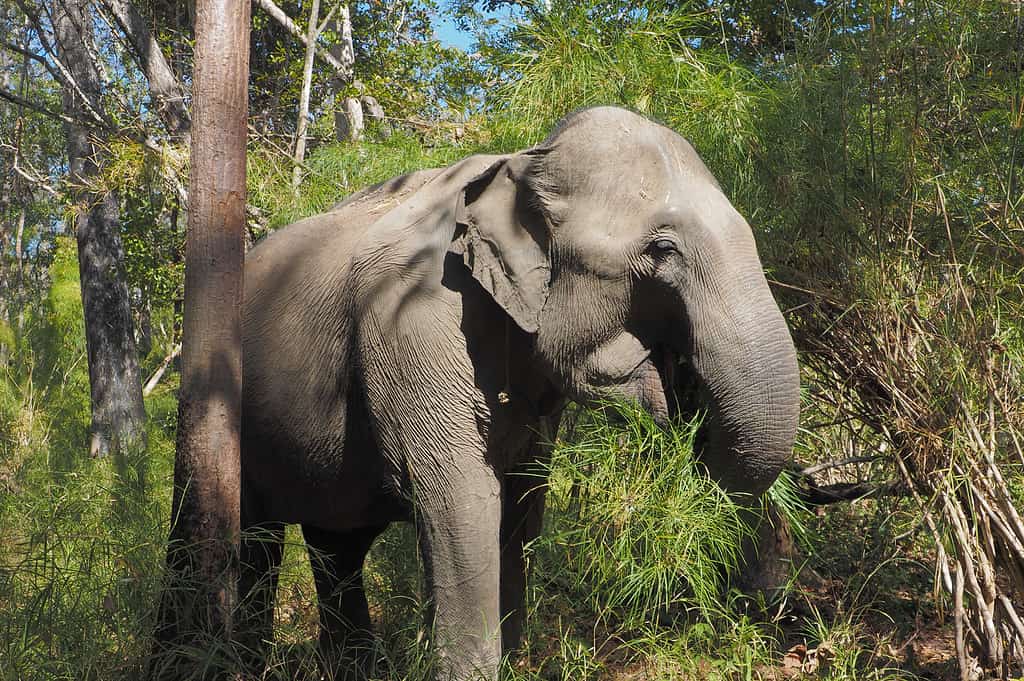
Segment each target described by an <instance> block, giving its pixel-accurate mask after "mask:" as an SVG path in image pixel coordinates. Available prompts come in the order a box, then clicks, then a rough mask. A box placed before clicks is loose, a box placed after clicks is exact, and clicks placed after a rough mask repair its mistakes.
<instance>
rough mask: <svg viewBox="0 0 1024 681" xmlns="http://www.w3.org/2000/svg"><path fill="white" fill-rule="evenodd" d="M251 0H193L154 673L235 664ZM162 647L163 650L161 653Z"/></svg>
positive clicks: (180, 673)
mask: <svg viewBox="0 0 1024 681" xmlns="http://www.w3.org/2000/svg"><path fill="white" fill-rule="evenodd" d="M249 8H250V4H249V1H248V0H199V2H197V4H196V47H195V75H194V80H193V96H194V108H193V122H194V125H193V129H192V169H191V177H190V184H189V220H188V234H187V239H186V251H185V310H184V337H183V348H182V362H181V391H180V396H179V406H178V442H177V455H176V458H175V466H174V501H173V505H172V515H171V517H172V519H173V520H174V524H173V526H172V527H171V535H170V542H169V544H168V551H167V569H168V584H167V588H166V590H165V591H164V594H163V598H162V601H161V604H160V612H159V614H158V630H157V635H156V638H157V645H158V646H160V647H159V648H158V650H157V651H156V652H157V655H156V656H154V661H156V660H158V659H160V662H159V663H155V664H154V666H153V667H152V669H151V671H152V675H153V676H156V677H161V678H164V677H167V678H183V677H189V678H191V676H192V675H203V671H204V669H203V668H202V667H201V665H204V664H205V663H206V662H208V661H209V660H208V659H207V660H195V658H194V657H192V658H191V659H190V655H189V653H188V650H189V649H190V648H191V649H193V650H194V649H195V647H197V646H198V648H199V649H202V650H205V651H208V653H209V654H212V655H213V656H214V664H215V666H216V667H217V668H218V669H219V670H220V671H226V670H227V669H230V668H232V666H233V664H232V662H231V660H232V659H234V655H233V651H232V648H231V645H230V644H231V637H232V629H233V613H234V609H235V606H236V604H237V598H238V541H239V524H240V518H239V500H240V499H239V496H240V484H241V467H240V462H239V446H240V435H241V393H242V383H241V381H242V372H241V367H242V356H241V344H242V341H241V305H242V260H243V249H242V244H243V232H244V227H245V145H246V117H247V114H248V72H249ZM165 654H166V655H168V658H169V660H170V661H169V662H168V658H164V657H163V656H164V655H165Z"/></svg>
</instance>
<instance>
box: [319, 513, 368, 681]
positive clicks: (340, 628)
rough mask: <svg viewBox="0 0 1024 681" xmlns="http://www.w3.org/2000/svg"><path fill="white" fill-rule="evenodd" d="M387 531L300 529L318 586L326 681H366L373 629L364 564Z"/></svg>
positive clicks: (321, 643) (321, 652)
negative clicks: (378, 538)
mask: <svg viewBox="0 0 1024 681" xmlns="http://www.w3.org/2000/svg"><path fill="white" fill-rule="evenodd" d="M386 527H387V526H386V525H383V526H375V527H367V528H360V529H357V530H350V531H348V532H330V531H327V530H321V529H319V528H316V527H312V526H309V525H303V526H302V533H303V535H304V536H305V538H306V545H307V547H308V549H309V560H310V563H311V565H312V567H313V577H314V579H315V581H316V593H317V600H318V601H319V609H320V655H321V658H322V664H323V665H324V676H325V678H327V679H336V680H337V681H341V680H342V679H345V680H346V681H349V680H355V679H364V678H366V675H367V672H368V671H369V670H368V669H367V667H368V666H369V662H370V661H371V659H372V658H371V656H370V653H371V650H372V644H373V635H372V626H373V625H372V622H371V621H370V609H369V605H368V603H367V601H366V592H365V590H364V588H363V563H364V561H365V560H366V554H367V552H369V550H370V547H371V546H372V545H373V541H374V540H375V539H376V538H377V537H378V536H379V535H380V533H381V532H383V531H384V530H385V528H386ZM354 670H357V671H354Z"/></svg>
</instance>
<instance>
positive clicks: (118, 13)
mask: <svg viewBox="0 0 1024 681" xmlns="http://www.w3.org/2000/svg"><path fill="white" fill-rule="evenodd" d="M103 4H104V5H105V6H106V7H107V9H108V10H109V11H110V13H111V14H112V15H113V16H114V20H115V21H116V22H117V25H118V27H119V28H120V29H121V31H122V32H123V33H124V35H125V37H126V38H127V39H128V42H129V44H130V45H131V48H132V53H133V56H134V57H135V61H136V62H138V64H139V67H140V68H141V69H142V72H143V73H144V74H145V75H146V80H147V81H148V83H149V92H150V96H151V98H152V100H153V104H154V106H155V108H156V111H157V114H158V115H159V116H160V119H161V120H162V121H163V123H164V125H165V126H166V127H167V132H168V133H169V134H170V135H171V137H172V138H176V139H181V138H184V137H186V136H187V135H188V133H189V131H190V130H191V127H192V121H191V119H190V118H189V115H188V109H186V108H185V92H184V88H183V87H182V85H181V83H180V82H179V80H178V77H177V76H176V75H175V74H174V71H173V70H172V69H171V67H170V65H169V64H168V63H167V60H166V59H164V55H163V52H162V51H161V50H160V45H159V44H158V43H157V42H156V38H154V37H153V34H152V33H151V32H150V30H149V25H148V24H147V22H146V19H145V17H143V16H142V15H141V14H140V13H139V11H138V10H137V9H136V8H135V5H133V4H132V3H131V2H129V1H128V0H103Z"/></svg>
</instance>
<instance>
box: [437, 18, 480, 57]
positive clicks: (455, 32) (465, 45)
mask: <svg viewBox="0 0 1024 681" xmlns="http://www.w3.org/2000/svg"><path fill="white" fill-rule="evenodd" d="M434 35H435V36H437V39H438V40H440V41H441V42H442V43H444V44H445V45H452V46H454V47H458V48H460V49H463V50H467V51H468V50H469V47H470V45H471V44H472V42H473V40H474V38H473V34H472V33H467V32H466V31H460V30H459V27H458V26H456V25H455V22H454V21H452V19H451V17H449V16H448V15H447V14H442V13H440V12H439V13H438V16H437V17H436V18H435V19H434Z"/></svg>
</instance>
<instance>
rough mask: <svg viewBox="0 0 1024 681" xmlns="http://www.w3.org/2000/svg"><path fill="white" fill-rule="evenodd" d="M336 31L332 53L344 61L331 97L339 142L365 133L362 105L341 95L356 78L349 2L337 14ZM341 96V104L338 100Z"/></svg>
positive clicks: (335, 129)
mask: <svg viewBox="0 0 1024 681" xmlns="http://www.w3.org/2000/svg"><path fill="white" fill-rule="evenodd" d="M334 33H335V35H337V36H338V40H337V41H336V42H335V43H334V44H333V45H331V56H333V57H334V58H335V60H337V62H338V63H339V64H340V65H341V68H339V69H338V70H337V71H335V72H334V75H333V76H331V80H330V85H331V93H332V94H331V99H332V101H333V102H334V105H335V107H337V108H335V111H334V134H335V137H336V138H337V139H338V141H339V142H355V141H358V140H359V139H361V138H362V136H363V106H362V104H360V102H359V100H358V99H356V98H355V97H342V96H341V95H342V94H343V93H344V91H345V89H346V88H347V87H348V86H349V85H351V84H352V82H353V79H354V78H355V63H356V53H355V47H354V46H353V44H352V17H351V14H350V10H349V7H348V5H346V4H342V5H341V6H340V7H339V8H338V11H337V13H336V14H335V16H334ZM339 100H341V102H342V103H341V106H340V107H338V106H337V105H338V102H339Z"/></svg>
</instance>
